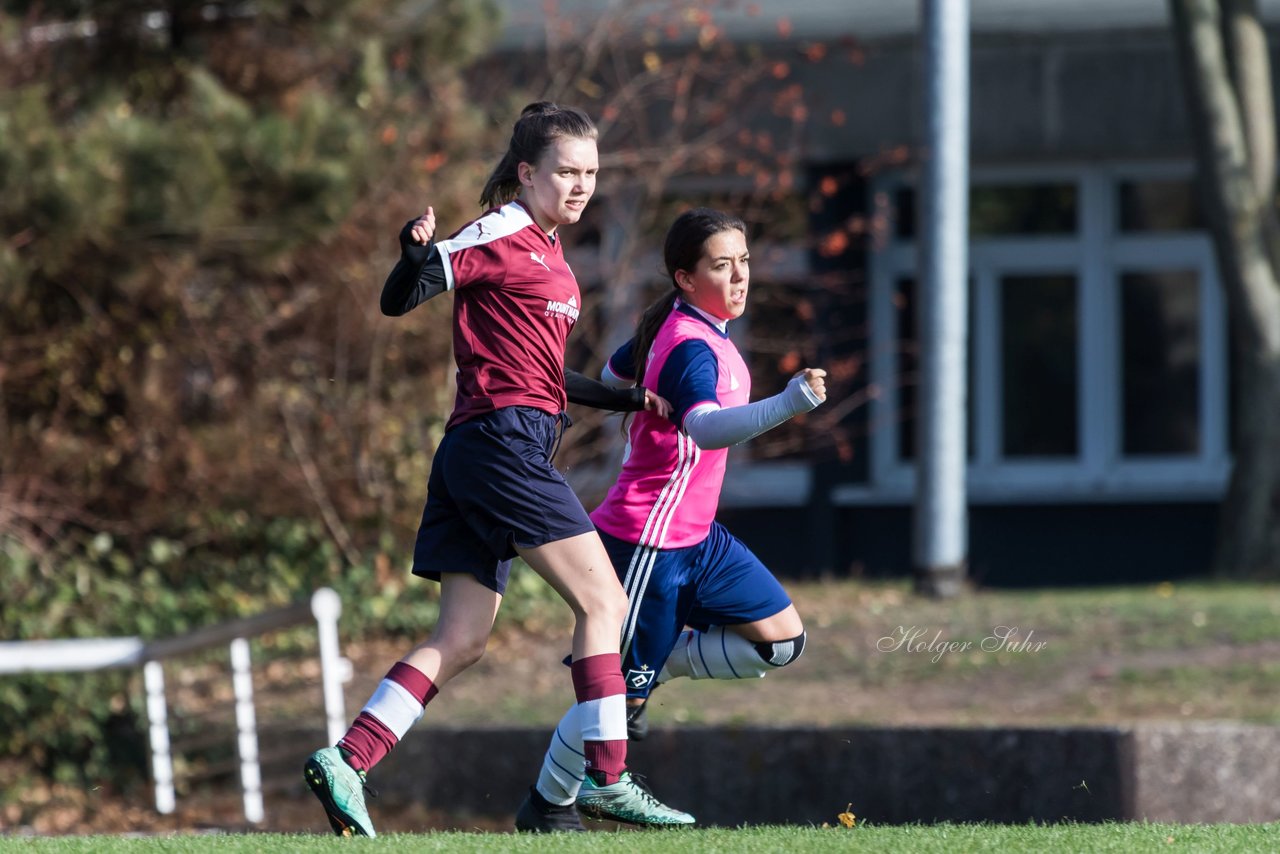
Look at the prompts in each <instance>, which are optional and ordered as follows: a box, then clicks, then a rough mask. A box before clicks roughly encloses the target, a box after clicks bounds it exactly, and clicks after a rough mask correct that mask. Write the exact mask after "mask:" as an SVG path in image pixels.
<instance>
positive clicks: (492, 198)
mask: <svg viewBox="0 0 1280 854" xmlns="http://www.w3.org/2000/svg"><path fill="white" fill-rule="evenodd" d="M597 133H598V132H597V131H596V126H595V125H594V124H592V122H591V119H589V118H588V117H587V114H586V113H584V112H582V111H581V110H578V109H574V108H573V107H561V106H560V105H558V104H553V103H551V102H550V101H538V102H537V103H534V104H530V105H529V106H527V107H525V108H524V109H523V110H521V111H520V118H518V119H516V124H515V127H514V128H513V129H512V131H511V142H510V143H508V145H507V153H506V154H504V155H502V160H500V161H499V162H498V165H497V166H496V167H495V168H494V170H493V173H492V174H491V175H490V176H489V180H488V181H486V182H485V185H484V190H483V192H481V193H480V205H481V206H482V207H484V208H486V209H488V208H496V207H498V206H500V205H505V204H506V203H507V202H509V201H511V200H513V199H515V198H516V197H517V196H519V195H520V164H521V163H537V162H538V158H539V157H541V156H542V153H543V152H544V151H546V150H547V146H548V145H550V144H551V141H552V140H554V139H557V138H558V137H562V136H568V137H574V138H576V139H595V138H596V136H597Z"/></svg>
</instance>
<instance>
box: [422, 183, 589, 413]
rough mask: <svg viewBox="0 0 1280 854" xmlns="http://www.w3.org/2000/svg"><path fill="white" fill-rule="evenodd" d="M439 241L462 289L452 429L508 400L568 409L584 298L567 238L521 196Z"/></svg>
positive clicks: (450, 276)
mask: <svg viewBox="0 0 1280 854" xmlns="http://www.w3.org/2000/svg"><path fill="white" fill-rule="evenodd" d="M435 246H436V249H437V250H438V251H439V253H440V260H441V263H442V264H443V266H444V276H445V284H446V286H447V287H448V289H449V290H452V291H456V292H457V293H456V294H455V297H454V303H453V349H454V357H455V358H456V359H457V362H458V394H457V397H456V399H455V402H454V407H453V414H452V415H451V416H450V417H449V423H448V424H447V425H446V429H448V428H449V427H452V426H454V425H455V424H458V423H461V422H463V421H466V420H468V419H471V418H474V417H476V416H477V415H481V414H483V413H486V412H492V411H494V410H495V409H500V408H502V407H505V406H530V407H533V408H535V409H540V410H542V411H544V412H549V413H551V414H553V415H554V414H558V413H559V412H561V411H562V410H563V409H564V407H565V403H566V399H565V393H564V349H565V341H566V339H567V338H568V337H569V332H570V330H572V329H573V325H574V323H575V322H577V320H578V304H579V301H580V300H581V298H582V297H581V293H580V292H579V290H578V280H577V279H575V278H574V275H573V271H572V270H570V269H569V265H568V264H567V263H566V262H565V260H564V255H563V253H562V251H561V248H560V241H558V240H553V239H552V238H551V236H550V235H548V234H547V233H546V232H545V231H543V230H542V229H541V228H540V227H539V226H538V224H537V223H535V222H534V221H533V217H532V216H530V214H529V210H528V209H527V208H526V207H525V206H524V205H523V204H522V203H521V202H520V201H519V200H517V201H514V202H509V203H507V204H505V205H503V206H502V207H500V208H494V209H493V210H491V211H489V212H487V213H485V214H484V215H483V216H481V217H480V218H479V219H477V220H475V221H474V222H472V223H471V224H469V225H467V226H465V227H464V228H462V229H461V230H459V231H458V232H457V233H455V234H454V235H453V236H452V237H450V238H449V239H447V240H444V241H441V242H439V243H437V244H435Z"/></svg>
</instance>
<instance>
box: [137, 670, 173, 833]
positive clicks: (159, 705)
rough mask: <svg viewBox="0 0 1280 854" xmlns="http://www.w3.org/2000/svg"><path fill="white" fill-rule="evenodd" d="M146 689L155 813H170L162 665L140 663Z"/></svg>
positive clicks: (170, 759)
mask: <svg viewBox="0 0 1280 854" xmlns="http://www.w3.org/2000/svg"><path fill="white" fill-rule="evenodd" d="M142 682H143V684H144V685H145V686H146V690H147V721H148V722H149V723H150V733H151V774H152V776H154V777H155V780H156V812H158V813H160V814H161V815H168V814H169V813H171V812H173V808H174V803H175V795H174V791H173V756H172V754H170V753H169V711H168V706H167V705H166V704H165V700H164V665H163V664H161V663H160V662H158V661H148V662H147V663H146V664H144V665H143V666H142Z"/></svg>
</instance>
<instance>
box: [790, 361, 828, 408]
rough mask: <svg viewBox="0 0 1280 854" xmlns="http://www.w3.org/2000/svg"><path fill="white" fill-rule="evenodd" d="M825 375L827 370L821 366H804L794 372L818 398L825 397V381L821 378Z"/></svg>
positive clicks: (824, 398) (823, 398)
mask: <svg viewBox="0 0 1280 854" xmlns="http://www.w3.org/2000/svg"><path fill="white" fill-rule="evenodd" d="M826 375H827V372H826V371H824V370H822V368H805V369H804V370H803V371H801V372H800V373H798V374H796V376H798V377H803V378H804V381H805V383H806V384H807V385H808V386H809V388H810V389H812V391H813V393H814V394H816V395H817V396H818V400H826V399H827V382H826V380H824V379H823V377H825V376H826Z"/></svg>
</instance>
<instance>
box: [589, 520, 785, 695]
mask: <svg viewBox="0 0 1280 854" xmlns="http://www.w3.org/2000/svg"><path fill="white" fill-rule="evenodd" d="M600 539H601V540H603V541H604V547H605V549H607V550H608V552H609V558H610V560H612V561H613V568H614V571H615V572H617V573H618V580H619V581H621V582H622V586H623V587H624V588H626V591H627V600H628V602H629V603H630V606H629V608H628V610H627V620H626V622H625V623H623V625H622V673H623V675H624V676H625V677H626V682H627V696H628V697H647V696H649V691H650V689H652V687H653V679H654V677H655V676H657V674H658V671H660V670H661V669H662V665H663V664H664V663H665V662H666V660H667V656H669V655H670V654H671V650H672V649H673V648H674V647H675V644H676V639H677V638H679V637H680V632H681V631H683V630H684V627H685V626H692V627H693V628H695V629H700V630H706V629H707V628H709V627H711V626H732V625H736V624H739V623H754V622H755V621H756V620H763V619H764V618H766V617H772V616H773V615H774V614H777V613H778V612H780V611H783V610H785V609H786V608H787V606H788V605H790V604H791V597H790V596H788V595H787V592H786V591H785V590H783V589H782V585H781V584H779V583H778V579H776V578H774V577H773V573H772V572H770V571H769V570H768V568H767V567H766V566H765V565H764V564H763V563H761V562H760V558H758V557H756V556H755V554H753V553H752V551H751V549H749V548H747V547H746V546H745V545H743V543H742V541H741V540H739V539H738V538H737V537H735V536H734V535H733V534H730V533H729V532H728V530H726V529H725V527H724V526H723V525H721V524H720V523H719V522H713V523H712V524H711V531H710V532H709V533H708V534H707V538H706V539H705V540H703V541H702V542H701V543H698V544H697V545H696V546H689V547H687V548H682V549H655V548H652V547H649V546H638V545H636V544H635V543H628V542H625V541H623V540H620V539H618V538H617V537H613V536H610V535H609V534H606V533H605V532H604V531H601V532H600Z"/></svg>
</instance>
